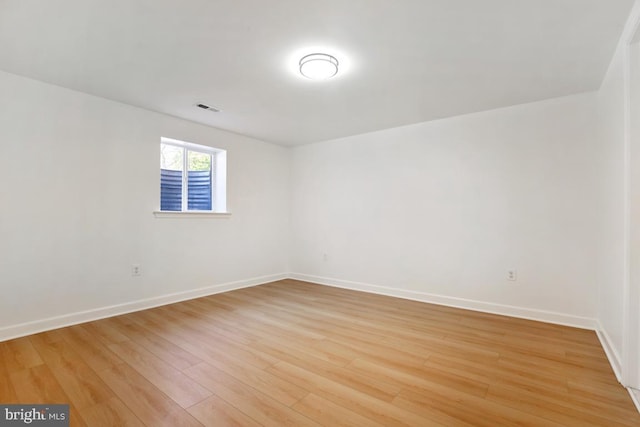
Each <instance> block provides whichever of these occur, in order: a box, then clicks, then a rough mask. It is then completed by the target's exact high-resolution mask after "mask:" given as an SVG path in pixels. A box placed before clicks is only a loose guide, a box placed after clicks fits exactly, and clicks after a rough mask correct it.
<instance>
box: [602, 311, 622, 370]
mask: <svg viewBox="0 0 640 427" xmlns="http://www.w3.org/2000/svg"><path fill="white" fill-rule="evenodd" d="M596 334H598V339H599V340H600V344H602V348H604V352H605V354H606V355H607V359H609V364H610V365H611V368H612V369H613V372H614V373H615V374H616V378H617V379H618V382H619V383H622V359H621V358H620V354H619V353H618V351H617V350H616V348H615V347H614V346H613V341H611V338H610V337H609V334H607V331H606V330H605V329H604V327H603V326H602V324H601V323H600V322H599V321H597V322H596Z"/></svg>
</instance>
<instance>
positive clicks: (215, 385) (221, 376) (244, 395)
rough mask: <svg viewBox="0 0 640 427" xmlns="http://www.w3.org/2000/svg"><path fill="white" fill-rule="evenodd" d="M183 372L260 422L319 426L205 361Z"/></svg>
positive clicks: (265, 424)
mask: <svg viewBox="0 0 640 427" xmlns="http://www.w3.org/2000/svg"><path fill="white" fill-rule="evenodd" d="M184 372H185V373H186V374H187V375H189V376H191V377H192V378H193V379H194V380H196V381H198V382H200V384H202V385H204V386H205V387H207V388H209V390H211V391H213V392H215V394H216V396H219V397H220V398H222V399H224V400H225V401H227V402H228V403H229V404H231V405H233V406H234V407H236V408H238V409H239V410H241V411H242V412H243V413H245V414H246V415H247V416H249V417H250V418H252V419H254V420H255V421H257V422H258V423H259V424H262V425H264V426H273V427H279V426H291V427H306V426H318V424H317V423H315V422H314V421H312V420H311V419H309V418H307V417H305V416H303V415H301V414H300V413H298V412H296V411H294V410H292V409H291V408H289V407H287V406H286V405H283V404H282V403H279V402H278V401H276V400H275V399H272V398H271V397H269V396H267V395H266V394H264V393H261V392H259V391H258V390H256V389H254V388H253V387H247V386H246V385H245V384H244V383H242V382H240V381H238V380H236V379H235V378H234V377H232V376H231V375H228V374H226V373H224V372H223V371H221V370H219V369H217V368H214V367H213V366H211V365H208V364H207V363H201V364H199V365H196V366H194V367H192V368H188V369H185V371H184Z"/></svg>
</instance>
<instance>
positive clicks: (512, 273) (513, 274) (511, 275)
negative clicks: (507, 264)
mask: <svg viewBox="0 0 640 427" xmlns="http://www.w3.org/2000/svg"><path fill="white" fill-rule="evenodd" d="M517 279H518V272H517V271H516V270H507V280H510V281H512V282H515V281H516V280H517Z"/></svg>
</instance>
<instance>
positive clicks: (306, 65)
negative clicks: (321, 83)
mask: <svg viewBox="0 0 640 427" xmlns="http://www.w3.org/2000/svg"><path fill="white" fill-rule="evenodd" d="M299 65H300V74H302V75H303V76H305V77H306V78H308V79H311V80H326V79H329V78H331V77H333V76H335V75H336V74H337V73H338V60H337V59H336V58H335V57H333V56H331V55H328V54H326V53H312V54H311V55H306V56H303V57H302V59H300V64H299Z"/></svg>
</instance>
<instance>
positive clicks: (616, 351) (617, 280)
mask: <svg viewBox="0 0 640 427" xmlns="http://www.w3.org/2000/svg"><path fill="white" fill-rule="evenodd" d="M622 56H623V55H622V48H619V49H618V50H617V51H616V54H615V56H614V58H613V60H612V62H611V65H610V66H609V70H608V72H607V75H606V77H605V79H604V81H603V84H602V87H601V88H600V91H599V92H598V94H597V98H598V123H599V125H600V129H599V135H600V138H601V139H602V141H603V145H602V147H603V150H602V157H601V171H602V197H603V201H602V203H601V210H602V213H603V215H602V229H603V234H602V243H601V248H602V255H601V256H602V258H601V264H600V265H601V270H600V272H599V276H598V282H599V287H598V320H599V322H600V328H601V329H602V331H603V333H604V334H605V335H606V336H607V341H608V343H607V344H608V345H610V349H611V351H613V357H614V358H615V359H617V360H616V361H615V364H617V365H618V366H617V368H618V369H619V368H620V357H621V354H622V342H623V306H624V304H623V293H624V280H625V252H624V247H625V142H624V127H625V124H624V79H623V69H624V68H623V63H622V62H623V61H622Z"/></svg>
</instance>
